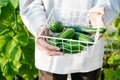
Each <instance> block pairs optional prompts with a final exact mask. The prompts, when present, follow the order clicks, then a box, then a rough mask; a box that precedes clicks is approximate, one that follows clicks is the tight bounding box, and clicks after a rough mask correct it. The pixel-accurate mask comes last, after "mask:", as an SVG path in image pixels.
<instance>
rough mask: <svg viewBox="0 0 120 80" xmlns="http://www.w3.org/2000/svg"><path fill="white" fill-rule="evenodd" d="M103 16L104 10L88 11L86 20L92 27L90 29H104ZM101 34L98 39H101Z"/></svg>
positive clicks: (93, 9)
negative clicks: (87, 19)
mask: <svg viewBox="0 0 120 80" xmlns="http://www.w3.org/2000/svg"><path fill="white" fill-rule="evenodd" d="M104 14H105V8H104V7H101V8H92V9H90V10H89V13H88V18H89V21H90V23H91V25H92V27H93V28H94V27H95V28H96V27H103V28H106V26H105V24H104V21H103V15H104ZM102 36H103V34H99V38H101V37H102Z"/></svg>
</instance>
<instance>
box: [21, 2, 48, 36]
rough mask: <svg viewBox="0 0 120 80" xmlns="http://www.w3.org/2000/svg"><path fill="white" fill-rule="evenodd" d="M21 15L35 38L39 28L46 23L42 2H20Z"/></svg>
mask: <svg viewBox="0 0 120 80" xmlns="http://www.w3.org/2000/svg"><path fill="white" fill-rule="evenodd" d="M20 15H21V18H22V20H23V22H24V24H25V25H26V27H27V28H28V30H29V31H30V32H31V33H32V34H33V35H34V36H36V33H37V30H38V28H39V27H40V26H42V25H43V24H44V22H45V21H46V12H45V7H44V5H43V2H42V1H41V0H20Z"/></svg>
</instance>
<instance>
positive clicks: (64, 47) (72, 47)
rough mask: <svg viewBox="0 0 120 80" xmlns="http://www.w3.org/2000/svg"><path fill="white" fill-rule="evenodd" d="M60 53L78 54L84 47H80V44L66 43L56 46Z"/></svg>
mask: <svg viewBox="0 0 120 80" xmlns="http://www.w3.org/2000/svg"><path fill="white" fill-rule="evenodd" d="M58 46H59V47H60V49H61V51H62V52H64V53H66V54H71V53H72V54H75V53H79V52H81V51H82V50H83V49H84V45H82V44H81V43H80V42H74V41H71V42H70V41H67V42H63V43H62V44H59V45H58Z"/></svg>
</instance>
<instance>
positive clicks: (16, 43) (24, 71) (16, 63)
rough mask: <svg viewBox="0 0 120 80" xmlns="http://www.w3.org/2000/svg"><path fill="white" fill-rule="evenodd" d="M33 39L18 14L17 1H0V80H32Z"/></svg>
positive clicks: (33, 77)
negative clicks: (19, 79) (17, 79)
mask: <svg viewBox="0 0 120 80" xmlns="http://www.w3.org/2000/svg"><path fill="white" fill-rule="evenodd" d="M37 75H38V72H37V69H36V68H35V66H34V37H33V36H32V35H31V34H30V33H29V31H28V30H27V29H26V27H25V26H24V24H23V23H22V20H21V18H20V14H19V0H0V80H13V79H15V77H21V79H23V80H34V79H35V78H36V77H37Z"/></svg>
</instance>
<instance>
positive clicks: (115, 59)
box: [108, 53, 120, 65]
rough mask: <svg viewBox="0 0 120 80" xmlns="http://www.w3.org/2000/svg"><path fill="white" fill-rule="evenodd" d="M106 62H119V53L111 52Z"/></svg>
mask: <svg viewBox="0 0 120 80" xmlns="http://www.w3.org/2000/svg"><path fill="white" fill-rule="evenodd" d="M108 64H112V65H115V64H120V53H117V54H112V55H111V56H110V57H109V59H108Z"/></svg>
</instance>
